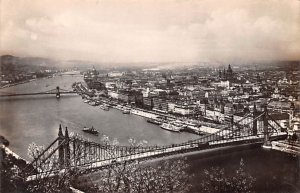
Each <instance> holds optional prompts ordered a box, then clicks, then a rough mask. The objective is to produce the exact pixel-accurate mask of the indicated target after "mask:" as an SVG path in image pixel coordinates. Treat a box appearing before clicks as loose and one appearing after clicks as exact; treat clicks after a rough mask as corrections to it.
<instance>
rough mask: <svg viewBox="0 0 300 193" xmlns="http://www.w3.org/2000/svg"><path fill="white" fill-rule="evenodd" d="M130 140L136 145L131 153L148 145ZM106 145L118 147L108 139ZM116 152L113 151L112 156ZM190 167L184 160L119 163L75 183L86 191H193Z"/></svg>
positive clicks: (104, 140)
mask: <svg viewBox="0 0 300 193" xmlns="http://www.w3.org/2000/svg"><path fill="white" fill-rule="evenodd" d="M128 141H129V144H131V146H132V148H129V149H128V151H131V150H133V149H134V148H136V147H140V146H143V145H144V144H145V143H146V141H140V142H137V141H136V140H135V139H132V138H131V139H129V140H128ZM103 142H105V143H106V144H109V145H112V147H111V148H113V146H114V145H113V144H118V143H117V140H116V139H114V140H113V141H110V140H109V138H108V137H104V138H103ZM114 152H115V151H110V153H111V154H113V153H114ZM129 153H130V152H129ZM110 156H111V157H114V156H113V155H110ZM188 167H189V165H188V164H187V163H186V161H185V160H184V159H176V160H162V161H160V162H159V163H158V165H155V164H153V163H152V164H151V163H147V162H144V163H141V162H138V161H128V160H127V161H118V162H113V164H110V165H109V166H108V167H106V168H105V169H103V170H101V171H99V172H97V173H93V174H88V175H85V176H83V177H81V178H80V179H78V182H82V181H84V183H81V184H80V183H76V182H75V183H74V184H77V185H78V186H76V188H78V189H81V190H83V191H85V192H103V193H104V192H105V193H106V192H108V193H150V192H188V191H189V190H190V188H191V185H190V184H189V180H190V178H191V177H192V176H190V175H188V174H187V168H188Z"/></svg>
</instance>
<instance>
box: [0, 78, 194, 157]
mask: <svg viewBox="0 0 300 193" xmlns="http://www.w3.org/2000/svg"><path fill="white" fill-rule="evenodd" d="M79 81H83V78H82V77H80V76H57V77H54V78H45V79H39V80H36V81H32V82H29V83H25V84H20V85H16V86H13V87H9V88H5V89H1V90H0V92H2V93H3V92H9V93H30V92H41V91H47V90H51V89H55V88H56V86H59V87H60V88H61V89H66V90H72V88H71V85H72V83H73V82H79ZM0 110H1V111H0V112H1V113H0V123H1V124H0V134H1V135H4V136H5V137H6V138H7V139H8V140H9V141H10V142H11V144H10V148H11V149H12V150H14V151H16V153H18V154H20V155H21V156H22V157H24V158H28V156H27V148H28V145H29V144H30V143H32V142H35V143H37V144H39V145H45V146H47V144H50V143H51V142H52V141H53V140H54V139H55V138H56V137H57V133H58V127H59V124H62V126H63V127H68V130H69V132H74V133H78V134H80V135H82V136H83V137H85V138H89V139H90V140H93V141H96V142H100V140H101V138H102V136H103V135H106V136H109V138H110V139H113V138H117V139H118V141H119V142H120V144H124V145H126V144H127V143H128V139H129V138H134V139H136V141H142V140H145V141H147V142H148V145H164V144H172V143H179V142H184V141H187V140H190V139H196V138H197V137H199V136H197V135H195V134H190V133H173V132H169V131H166V130H163V129H161V128H159V127H158V126H156V125H153V124H150V123H147V122H146V119H145V118H143V117H139V116H136V115H125V114H122V112H121V111H119V110H115V109H110V111H103V110H102V109H100V108H99V107H94V106H90V105H88V104H86V103H83V101H82V99H81V96H79V95H76V94H70V95H62V96H61V98H60V99H56V98H55V95H37V96H18V97H10V98H2V99H0ZM84 126H87V127H91V126H94V127H95V128H96V129H97V130H98V131H100V135H99V136H93V135H90V134H87V133H83V132H82V131H81V130H82V128H83V127H84Z"/></svg>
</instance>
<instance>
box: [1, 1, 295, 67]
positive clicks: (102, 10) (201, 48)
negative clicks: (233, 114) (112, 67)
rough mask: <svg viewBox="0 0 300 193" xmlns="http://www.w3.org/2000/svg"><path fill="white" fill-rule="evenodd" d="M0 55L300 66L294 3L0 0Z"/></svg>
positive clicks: (116, 60)
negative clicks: (278, 62) (296, 62)
mask: <svg viewBox="0 0 300 193" xmlns="http://www.w3.org/2000/svg"><path fill="white" fill-rule="evenodd" d="M0 5H1V10H0V19H1V25H0V38H1V39H0V54H14V55H18V56H41V57H48V58H56V59H79V60H90V61H98V62H198V61H224V62H230V61H252V60H277V59H280V60H286V59H293V60H295V59H298V60H299V59H300V1H299V0H118V1H115V0H0Z"/></svg>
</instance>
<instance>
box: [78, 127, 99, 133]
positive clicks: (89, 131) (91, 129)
mask: <svg viewBox="0 0 300 193" xmlns="http://www.w3.org/2000/svg"><path fill="white" fill-rule="evenodd" d="M82 131H83V132H86V133H90V134H93V135H98V134H99V131H97V130H96V129H95V128H94V127H93V126H92V127H91V128H89V127H84V128H83V129H82Z"/></svg>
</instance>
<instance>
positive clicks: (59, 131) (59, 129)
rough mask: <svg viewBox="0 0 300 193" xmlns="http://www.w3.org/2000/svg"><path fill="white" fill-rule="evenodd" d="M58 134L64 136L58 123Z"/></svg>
mask: <svg viewBox="0 0 300 193" xmlns="http://www.w3.org/2000/svg"><path fill="white" fill-rule="evenodd" d="M58 136H59V137H61V136H64V135H63V133H62V128H61V124H59V128H58Z"/></svg>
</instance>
